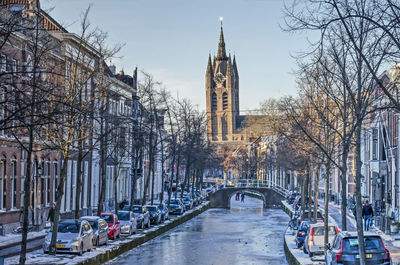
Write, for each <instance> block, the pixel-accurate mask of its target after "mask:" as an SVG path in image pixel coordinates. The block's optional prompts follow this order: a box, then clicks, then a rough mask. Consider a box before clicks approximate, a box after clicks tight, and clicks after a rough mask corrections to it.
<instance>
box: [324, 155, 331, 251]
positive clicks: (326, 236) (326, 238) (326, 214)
mask: <svg viewBox="0 0 400 265" xmlns="http://www.w3.org/2000/svg"><path fill="white" fill-rule="evenodd" d="M325 170H326V174H325V200H324V209H325V212H324V226H325V232H324V246H326V244H328V242H329V231H328V223H329V220H328V219H329V196H328V194H329V178H330V171H331V162H330V160H329V159H327V162H326V164H325ZM326 251H327V249H326V247H325V248H324V253H325V254H326Z"/></svg>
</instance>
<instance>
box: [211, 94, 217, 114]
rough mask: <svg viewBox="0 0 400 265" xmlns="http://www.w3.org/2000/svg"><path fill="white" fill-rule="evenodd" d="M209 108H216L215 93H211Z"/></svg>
mask: <svg viewBox="0 0 400 265" xmlns="http://www.w3.org/2000/svg"><path fill="white" fill-rule="evenodd" d="M211 109H212V110H216V109H217V95H216V94H215V93H213V94H212V99H211Z"/></svg>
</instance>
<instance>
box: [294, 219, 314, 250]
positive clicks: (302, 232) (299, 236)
mask: <svg viewBox="0 0 400 265" xmlns="http://www.w3.org/2000/svg"><path fill="white" fill-rule="evenodd" d="M310 224H312V222H311V221H303V222H301V224H300V226H299V229H298V230H297V233H296V238H295V240H296V246H297V248H301V247H302V246H303V244H304V239H305V238H306V235H307V230H308V227H309V226H310Z"/></svg>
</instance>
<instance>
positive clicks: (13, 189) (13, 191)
mask: <svg viewBox="0 0 400 265" xmlns="http://www.w3.org/2000/svg"><path fill="white" fill-rule="evenodd" d="M16 173H17V162H16V161H15V160H14V161H12V162H11V178H10V181H11V208H15V207H16V206H17V176H16Z"/></svg>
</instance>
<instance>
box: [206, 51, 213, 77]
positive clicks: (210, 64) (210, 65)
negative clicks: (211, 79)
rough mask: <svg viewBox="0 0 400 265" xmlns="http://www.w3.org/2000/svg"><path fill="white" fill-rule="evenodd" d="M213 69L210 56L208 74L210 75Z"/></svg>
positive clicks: (209, 56) (209, 55)
mask: <svg viewBox="0 0 400 265" xmlns="http://www.w3.org/2000/svg"><path fill="white" fill-rule="evenodd" d="M212 69H213V67H212V63H211V54H208V64H207V74H210V73H212V72H213V70H212Z"/></svg>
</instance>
